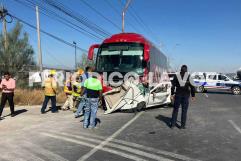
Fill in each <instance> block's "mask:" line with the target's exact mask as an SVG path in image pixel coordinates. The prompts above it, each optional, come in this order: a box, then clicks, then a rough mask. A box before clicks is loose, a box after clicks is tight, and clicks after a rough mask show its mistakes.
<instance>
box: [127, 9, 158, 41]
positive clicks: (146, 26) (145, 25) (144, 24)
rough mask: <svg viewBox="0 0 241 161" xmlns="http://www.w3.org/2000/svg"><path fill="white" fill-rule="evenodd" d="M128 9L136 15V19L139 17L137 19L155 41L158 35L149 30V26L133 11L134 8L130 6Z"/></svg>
mask: <svg viewBox="0 0 241 161" xmlns="http://www.w3.org/2000/svg"><path fill="white" fill-rule="evenodd" d="M130 9H131V10H132V11H133V13H134V15H135V16H136V17H137V19H139V21H140V22H141V24H143V26H144V27H145V28H146V29H147V30H148V31H149V33H150V34H151V35H152V36H153V38H155V40H156V41H159V40H158V37H157V36H156V35H155V34H154V33H153V31H152V30H151V28H150V27H149V26H148V25H147V24H146V23H145V22H144V21H143V19H142V18H141V17H140V16H139V15H138V14H137V12H136V11H135V9H134V8H133V7H132V6H130Z"/></svg>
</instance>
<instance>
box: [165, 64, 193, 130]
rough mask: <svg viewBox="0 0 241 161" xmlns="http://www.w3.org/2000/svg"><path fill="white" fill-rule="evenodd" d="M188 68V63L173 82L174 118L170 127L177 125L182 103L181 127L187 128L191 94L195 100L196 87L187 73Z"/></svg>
mask: <svg viewBox="0 0 241 161" xmlns="http://www.w3.org/2000/svg"><path fill="white" fill-rule="evenodd" d="M187 71H188V68H187V66H186V65H183V66H182V67H181V72H180V74H179V73H177V74H176V76H175V77H174V80H173V82H172V89H171V95H172V96H171V99H172V100H174V107H173V112H172V119H171V123H170V127H171V128H173V127H174V126H175V125H176V121H177V116H178V109H179V107H180V105H181V107H182V116H181V126H180V128H181V129H185V128H186V120H187V110H188V106H189V98H190V95H191V97H192V98H191V99H192V101H194V100H195V87H194V86H193V85H192V84H191V82H190V75H189V74H188V73H187Z"/></svg>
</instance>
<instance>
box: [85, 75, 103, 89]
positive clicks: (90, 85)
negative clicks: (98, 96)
mask: <svg viewBox="0 0 241 161" xmlns="http://www.w3.org/2000/svg"><path fill="white" fill-rule="evenodd" d="M84 87H85V88H87V89H90V90H95V91H101V90H102V85H101V82H100V80H98V79H96V78H92V77H91V78H88V79H87V80H85V83H84Z"/></svg>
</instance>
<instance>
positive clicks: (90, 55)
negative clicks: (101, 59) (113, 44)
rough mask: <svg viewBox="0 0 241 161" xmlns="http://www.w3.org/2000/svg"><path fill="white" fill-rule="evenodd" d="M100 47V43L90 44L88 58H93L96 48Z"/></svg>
mask: <svg viewBox="0 0 241 161" xmlns="http://www.w3.org/2000/svg"><path fill="white" fill-rule="evenodd" d="M99 47H100V45H99V44H94V45H92V46H90V48H89V52H88V59H89V60H93V57H94V50H95V49H96V48H99Z"/></svg>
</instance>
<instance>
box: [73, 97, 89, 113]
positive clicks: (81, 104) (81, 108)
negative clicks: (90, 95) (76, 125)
mask: <svg viewBox="0 0 241 161" xmlns="http://www.w3.org/2000/svg"><path fill="white" fill-rule="evenodd" d="M86 103H87V100H86V98H81V101H80V104H79V106H78V109H77V111H76V113H75V116H76V117H77V116H79V115H80V113H81V112H83V109H84V107H85V106H86Z"/></svg>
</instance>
